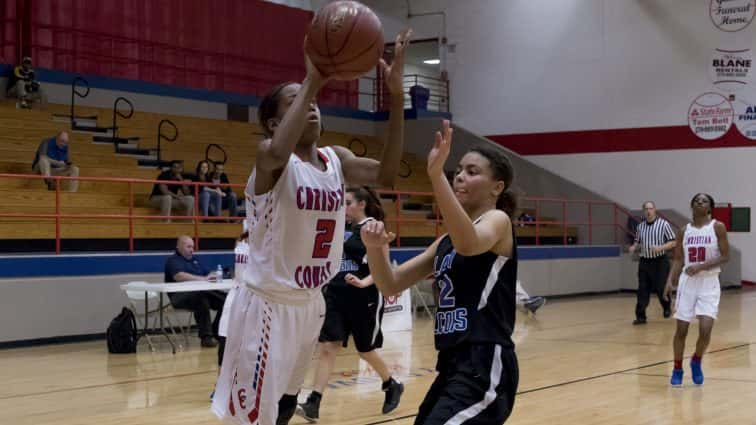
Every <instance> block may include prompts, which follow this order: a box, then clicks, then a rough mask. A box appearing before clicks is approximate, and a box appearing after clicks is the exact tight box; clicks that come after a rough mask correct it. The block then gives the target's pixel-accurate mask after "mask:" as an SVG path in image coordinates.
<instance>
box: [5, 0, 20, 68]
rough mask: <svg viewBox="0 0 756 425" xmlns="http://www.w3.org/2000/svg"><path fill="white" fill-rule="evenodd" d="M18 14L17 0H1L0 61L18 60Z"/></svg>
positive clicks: (7, 62)
mask: <svg viewBox="0 0 756 425" xmlns="http://www.w3.org/2000/svg"><path fill="white" fill-rule="evenodd" d="M18 15H19V14H18V8H17V4H16V1H13V0H6V1H3V2H0V63H6V64H15V63H16V62H18V47H19V37H20V35H19V33H18V29H19V25H18Z"/></svg>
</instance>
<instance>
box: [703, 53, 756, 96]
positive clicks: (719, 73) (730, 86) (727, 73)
mask: <svg viewBox="0 0 756 425" xmlns="http://www.w3.org/2000/svg"><path fill="white" fill-rule="evenodd" d="M752 64H753V57H752V55H751V49H741V50H725V49H715V50H714V54H713V55H712V57H711V61H710V62H709V77H710V78H711V82H712V83H713V84H714V86H715V87H716V88H718V89H720V90H724V91H727V92H730V93H732V92H736V91H739V90H741V89H742V88H743V87H745V86H746V85H747V84H748V83H750V82H751V76H752V73H751V69H752Z"/></svg>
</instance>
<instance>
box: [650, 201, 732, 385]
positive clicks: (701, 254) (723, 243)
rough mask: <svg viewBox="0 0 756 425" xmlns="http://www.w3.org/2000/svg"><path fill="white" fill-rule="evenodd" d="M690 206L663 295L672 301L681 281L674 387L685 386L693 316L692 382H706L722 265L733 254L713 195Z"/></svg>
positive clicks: (717, 308)
mask: <svg viewBox="0 0 756 425" xmlns="http://www.w3.org/2000/svg"><path fill="white" fill-rule="evenodd" d="M690 208H691V209H692V210H693V223H688V224H686V225H685V227H684V228H682V229H680V231H679V232H678V234H677V245H676V246H675V251H674V252H675V258H674V261H673V262H672V269H671V270H670V272H669V277H668V278H667V285H666V287H665V288H664V297H665V298H666V299H667V300H669V294H670V292H672V289H674V282H678V285H677V299H676V300H675V319H677V330H676V331H675V338H674V340H673V347H674V353H675V359H674V360H675V363H674V368H673V369H672V377H671V378H670V384H671V385H673V386H680V385H682V379H683V369H682V359H683V352H684V351H685V338H686V337H687V336H688V326H689V325H690V321H691V320H693V318H694V317H698V341H696V351H695V353H694V354H693V357H692V358H691V360H690V369H691V375H692V378H693V383H694V384H696V385H701V384H703V381H704V376H703V371H702V369H701V358H702V357H703V355H704V353H705V352H706V348H707V347H708V346H709V341H710V340H711V329H712V327H713V326H714V320H715V319H716V318H717V313H718V311H719V294H720V291H721V289H720V286H719V273H720V272H721V268H720V266H721V265H722V264H725V263H726V262H727V261H728V260H729V255H730V245H729V242H728V241H727V229H726V228H725V225H724V224H722V223H721V222H719V221H717V220H714V219H712V218H711V212H712V209H713V208H714V198H712V197H711V195H708V194H706V193H699V194H697V195H696V196H694V197H693V199H692V200H691V201H690ZM683 271H684V272H685V273H683Z"/></svg>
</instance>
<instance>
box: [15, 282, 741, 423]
mask: <svg viewBox="0 0 756 425" xmlns="http://www.w3.org/2000/svg"><path fill="white" fill-rule="evenodd" d="M652 301H653V300H652ZM633 309H634V296H632V295H612V296H597V297H586V298H575V299H566V300H552V301H550V302H549V303H548V304H547V305H546V306H545V307H544V308H543V309H542V310H541V311H540V312H539V313H538V316H537V317H528V316H525V315H519V316H518V323H517V330H516V332H515V340H516V342H517V344H518V345H517V354H518V357H519V361H520V388H519V395H518V397H517V402H516V404H515V410H514V413H513V415H512V417H511V418H510V419H509V421H508V422H507V423H508V424H519V425H526V424H580V425H592V424H685V425H688V424H707V425H709V424H712V425H714V424H751V423H756V419H754V418H755V417H756V402H754V400H756V399H755V398H754V395H755V394H756V352H754V351H752V350H751V349H752V347H753V344H754V342H755V341H756V320H754V312H756V291H752V290H742V291H741V290H734V291H725V292H724V293H723V296H722V303H721V306H720V318H719V320H718V321H717V322H716V324H715V327H714V336H713V339H712V344H711V346H710V348H709V352H708V353H707V354H706V356H704V373H705V375H706V382H705V384H704V385H703V386H702V387H694V386H693V385H692V383H691V381H690V370H689V368H688V366H687V360H686V363H685V385H684V387H683V388H670V387H669V385H668V381H669V372H670V370H671V367H672V364H671V359H672V348H671V339H672V335H673V333H674V322H673V321H672V320H671V319H670V320H664V319H662V318H661V313H660V311H659V307H658V303H655V302H652V304H651V307H650V308H649V319H650V321H649V323H648V324H647V325H646V326H632V325H631V324H630V322H631V321H632V319H633ZM5 326H10V324H5ZM431 329H432V327H431V322H430V321H429V320H428V319H427V318H420V319H418V321H417V322H416V323H415V328H414V331H413V332H397V333H392V334H388V335H387V338H386V340H387V341H386V344H385V348H384V349H383V351H382V353H383V355H384V358H385V359H386V360H387V362H388V363H389V364H390V367H391V368H392V369H393V370H394V371H395V373H396V374H397V375H398V376H399V377H400V378H401V379H402V380H403V381H404V382H405V384H406V391H405V393H404V398H403V399H402V404H401V405H400V406H399V408H398V409H397V410H396V411H395V412H393V413H392V414H390V415H381V414H380V406H381V403H382V400H383V393H381V392H380V391H379V387H380V384H379V379H377V378H376V377H375V376H374V374H371V373H370V371H369V370H367V369H366V368H365V367H364V365H361V364H360V361H359V359H358V357H357V356H356V355H355V354H354V352H353V351H351V349H347V350H346V351H344V352H343V353H342V355H340V356H339V358H338V360H337V364H336V370H335V371H334V374H333V376H332V379H331V381H330V384H329V385H330V387H331V388H329V389H328V390H327V392H326V395H325V397H324V400H323V404H322V406H321V412H320V413H321V421H320V423H322V424H328V425H347V424H350V425H367V424H372V425H377V424H411V423H412V422H413V420H414V414H415V412H416V409H417V406H418V404H419V402H420V400H421V399H422V397H423V396H424V394H425V390H426V389H427V388H428V386H429V385H430V382H431V381H432V379H433V377H434V373H433V367H434V361H435V351H434V349H433V340H432V335H431ZM697 332H698V331H697V327H696V326H695V325H694V326H692V327H691V332H690V334H689V335H688V344H687V348H686V354H687V355H690V353H691V352H692V347H693V345H694V343H695V337H696V335H697ZM159 348H160V350H159V351H158V352H157V353H150V352H149V351H148V350H147V346H146V343H144V342H141V343H140V352H139V353H138V354H136V355H108V354H107V351H106V348H105V343H104V341H96V342H87V343H77V344H66V345H53V346H41V347H33V348H23V349H12V350H5V351H0V365H1V367H0V382H2V383H3V385H2V386H0V423H2V424H9V425H10V424H13V425H25V424H34V425H42V424H56V425H73V424H76V425H89V424H92V425H108V424H118V425H136V424H145V425H147V424H180V425H192V424H216V423H220V422H219V421H217V420H216V419H215V417H214V416H213V415H212V414H211V413H210V411H209V399H208V396H209V394H210V392H211V390H212V387H213V384H214V381H215V375H216V373H217V372H216V366H215V359H216V357H215V356H216V353H215V350H213V349H201V348H199V343H198V341H197V340H196V338H194V339H193V340H192V341H190V344H189V346H188V347H186V348H185V349H184V350H183V351H180V352H179V353H178V354H176V355H175V356H174V355H171V354H170V352H169V351H168V347H167V344H165V343H163V344H159ZM304 394H306V391H305V392H303V395H302V397H303V396H304ZM291 423H292V424H303V423H305V421H304V420H302V419H301V418H297V417H295V419H294V420H292V422H291Z"/></svg>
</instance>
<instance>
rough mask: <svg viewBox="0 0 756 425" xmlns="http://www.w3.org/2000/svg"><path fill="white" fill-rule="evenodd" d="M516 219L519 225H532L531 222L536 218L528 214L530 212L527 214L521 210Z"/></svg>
mask: <svg viewBox="0 0 756 425" xmlns="http://www.w3.org/2000/svg"><path fill="white" fill-rule="evenodd" d="M517 221H518V222H519V223H518V224H519V226H520V227H525V226H532V225H533V223H535V221H536V219H535V217H533V216H532V215H530V214H528V213H526V212H523V213H522V214H520V216H519V217H518V218H517Z"/></svg>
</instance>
